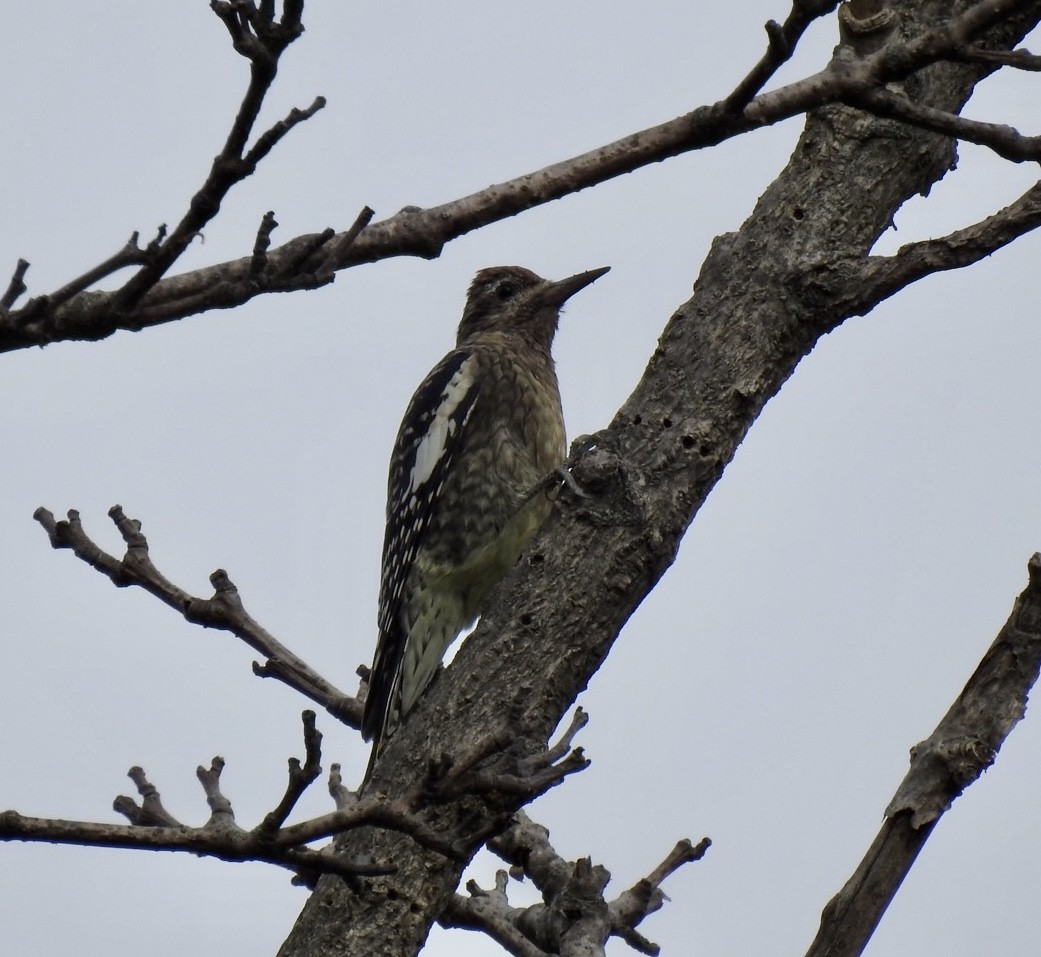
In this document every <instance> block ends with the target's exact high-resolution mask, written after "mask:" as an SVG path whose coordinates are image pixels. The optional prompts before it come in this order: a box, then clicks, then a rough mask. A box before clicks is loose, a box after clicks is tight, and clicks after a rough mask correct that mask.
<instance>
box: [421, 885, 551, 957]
mask: <svg viewBox="0 0 1041 957" xmlns="http://www.w3.org/2000/svg"><path fill="white" fill-rule="evenodd" d="M508 880H509V878H508V877H507V875H506V872H505V871H498V872H497V873H496V875H495V888H494V890H484V889H482V888H481V887H479V886H478V885H477V882H476V881H469V882H468V883H467V885H466V889H467V891H469V894H470V896H469V897H463V896H462V895H461V894H453V895H452V896H451V897H449V899H448V901H447V902H446V903H445V908H444V910H443V911H442V912H441V916H440V917H439V918H438V921H437V922H438V923H439V924H440V925H441V926H442V927H445V928H451V927H457V928H460V929H462V930H479V931H481V932H482V933H485V934H487V935H488V936H489V937H491V938H492V940H494V941H495V942H496V943H498V944H499V945H500V946H501V947H503V949H505V950H506V951H507V952H508V953H510V954H513V957H548V955H547V952H546V951H545V950H543V949H542V948H541V947H538V946H537V945H536V944H535V943H534V942H533V941H531V940H529V939H528V937H526V936H525V935H524V933H523V932H522V931H521V930H520V929H519V928H518V926H517V923H518V922H519V921H520V918H521V915H522V913H523V911H522V910H521V909H518V908H516V907H511V906H510V902H509V900H508V899H507V897H506V884H507V882H508Z"/></svg>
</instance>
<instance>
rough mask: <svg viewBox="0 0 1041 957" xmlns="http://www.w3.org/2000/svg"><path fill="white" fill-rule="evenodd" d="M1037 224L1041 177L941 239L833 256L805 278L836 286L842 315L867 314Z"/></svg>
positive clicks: (1040, 210)
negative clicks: (849, 257) (852, 257)
mask: <svg viewBox="0 0 1041 957" xmlns="http://www.w3.org/2000/svg"><path fill="white" fill-rule="evenodd" d="M1038 226H1041V183H1036V184H1035V185H1033V186H1031V187H1030V189H1028V190H1027V191H1026V192H1025V193H1024V194H1023V195H1022V196H1020V197H1019V199H1017V200H1016V201H1015V202H1014V203H1012V204H1011V205H1009V206H1006V207H1005V208H1004V209H1002V210H1000V211H999V212H997V213H995V214H994V215H993V216H988V217H987V218H986V219H984V220H981V221H980V222H978V223H974V224H973V225H971V226H966V227H965V228H963V229H958V230H955V231H954V232H952V233H948V234H947V235H946V236H941V237H939V238H937V239H926V240H922V241H920V242H915V243H908V244H907V245H904V246H901V247H900V249H898V250H897V251H896V252H895V253H894V254H893V255H891V256H867V257H864V258H862V259H860V260H858V261H855V262H846V263H835V262H832V263H830V264H828V265H827V266H826V267H822V268H820V269H815V270H813V271H811V272H810V273H809V274H807V276H806V280H805V281H806V283H807V285H814V286H816V287H817V288H818V289H822V288H829V289H832V290H833V291H834V293H835V294H836V295H835V304H836V309H837V310H838V311H839V314H840V315H841V316H842V317H843V318H846V317H849V316H859V315H865V314H866V313H868V312H870V311H871V310H872V309H874V308H875V306H877V305H878V304H879V303H881V302H883V301H885V300H886V299H888V298H889V297H890V296H893V295H895V294H896V293H898V292H899V291H900V290H901V289H904V288H905V287H906V286H909V285H911V283H913V282H917V281H918V280H919V279H924V278H925V277H926V276H931V275H933V274H934V273H937V272H944V271H947V270H951V269H961V268H963V267H965V266H971V265H972V264H973V263H976V262H979V261H980V260H981V259H985V258H986V257H987V256H989V255H991V254H992V253H994V252H996V251H997V250H999V249H1001V248H1002V247H1004V246H1007V245H1008V244H1009V243H1011V242H1013V241H1014V240H1015V239H1018V238H1019V237H1020V236H1023V235H1024V234H1026V233H1028V232H1031V231H1033V230H1034V229H1037V228H1038ZM840 275H841V277H842V278H841V279H840V278H839V276H840Z"/></svg>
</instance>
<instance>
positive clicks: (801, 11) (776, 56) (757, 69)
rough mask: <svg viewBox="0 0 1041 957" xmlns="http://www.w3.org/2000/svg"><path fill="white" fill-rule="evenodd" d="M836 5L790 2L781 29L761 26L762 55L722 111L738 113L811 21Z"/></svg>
mask: <svg viewBox="0 0 1041 957" xmlns="http://www.w3.org/2000/svg"><path fill="white" fill-rule="evenodd" d="M837 6H838V2H837V0H823V2H819V0H818V2H810V0H794V2H793V3H792V8H791V10H790V11H789V12H788V17H787V18H786V19H785V21H784V25H783V26H782V25H781V24H779V23H778V22H777V21H776V20H769V21H767V23H766V26H765V29H766V36H767V41H768V42H767V47H766V52H765V53H764V54H763V56H762V59H760V61H759V62H758V63H757V64H756V65H755V66H754V67H753V68H752V71H751V72H750V73H749V74H748V75H747V76H746V77H745V78H744V79H743V80H742V81H741V82H740V83H739V84H738V85H737V86H736V87H734V90H733V92H732V93H731V94H730V95H729V96H728V97H727V98H726V99H725V100H724V101H723V104H724V108H725V109H727V110H728V111H730V112H732V113H739V112H740V111H741V110H743V109H744V108H745V107H746V106H747V105H748V104H749V103H750V102H751V101H752V99H753V97H754V96H755V95H756V94H757V93H758V92H759V91H760V90H761V89H762V88H763V87H764V86H766V84H767V83H768V82H769V81H770V77H772V76H773V75H774V74H775V73H776V72H777V71H778V70H779V69H780V68H781V67H782V66H783V65H784V64H785V63H787V62H788V60H790V59H791V57H792V54H793V53H795V47H796V46H797V45H798V43H799V40H800V39H802V35H803V33H805V32H806V28H807V27H808V26H809V25H810V24H811V23H813V21H814V20H817V19H819V18H820V17H823V16H826V15H827V14H829V13H831V12H832V11H833V10H834V9H835V8H836V7H837Z"/></svg>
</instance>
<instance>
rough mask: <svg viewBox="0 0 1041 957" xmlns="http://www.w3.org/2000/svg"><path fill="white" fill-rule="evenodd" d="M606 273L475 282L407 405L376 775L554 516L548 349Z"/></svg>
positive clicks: (556, 452) (379, 648) (374, 712)
mask: <svg viewBox="0 0 1041 957" xmlns="http://www.w3.org/2000/svg"><path fill="white" fill-rule="evenodd" d="M608 268H609V267H604V268H602V269H593V270H590V271H589V272H582V273H578V274H577V275H575V276H571V277H569V278H567V279H562V280H559V281H558V282H551V281H549V280H547V279H542V278H541V277H539V276H537V275H535V273H533V272H531V270H529V269H523V268H521V267H519V266H498V267H493V268H490V269H482V270H481V271H480V272H478V273H477V276H476V277H475V278H474V280H473V283H472V284H471V285H470V290H469V293H468V295H467V300H466V306H465V308H464V309H463V318H462V320H461V321H460V323H459V329H458V332H457V334H456V347H455V348H454V349H453V350H452V351H451V352H449V353H448V355H446V356H445V357H444V358H443V359H442V360H441V361H440V362H439V363H438V364H437V365H436V366H434V368H433V369H432V370H431V372H430V374H429V375H428V376H427V377H426V378H425V379H424V380H423V382H422V383H421V384H420V386H419V388H418V389H417V390H416V392H415V395H413V396H412V401H411V402H410V403H409V405H408V409H407V410H406V412H405V417H404V419H403V420H402V423H401V427H400V429H399V431H398V436H397V440H396V441H395V443H394V451H393V453H392V455H391V461H390V477H389V480H388V483H387V526H386V532H385V535H384V540H383V567H382V574H381V577H380V594H379V612H378V625H379V640H378V642H377V645H376V654H375V657H374V659H373V662H372V670H371V672H370V677H369V688H368V696H367V698H366V701H365V715H364V719H363V721H362V735H363V736H364V738H365V740H372V741H373V747H372V757H371V759H370V762H369V768H370V770H371V768H372V765H373V764H374V763H375V761H376V759H377V758H378V756H379V754H380V752H381V750H382V747H383V744H384V743H385V742H386V740H387V738H388V737H389V736H390V735H391V734H392V733H393V732H394V730H395V729H396V728H397V727H398V725H399V724H400V723H401V722H402V721H403V720H404V718H405V716H406V715H407V714H408V713H409V712H410V711H411V710H412V708H413V707H414V706H415V704H416V701H417V700H418V699H419V696H420V695H421V694H422V693H423V691H424V690H425V688H426V687H427V685H428V684H429V683H430V681H431V679H432V678H433V677H434V674H435V672H436V671H437V668H438V665H439V664H440V663H441V659H442V657H443V656H444V653H445V651H446V650H447V648H448V646H449V645H450V644H451V643H452V641H453V640H454V639H455V638H456V636H457V635H459V633H460V632H462V631H463V630H464V629H466V628H468V627H469V626H470V625H472V624H473V622H474V621H475V619H476V618H477V616H478V615H479V614H480V613H481V606H482V604H483V602H484V600H485V598H486V597H487V596H488V593H489V592H490V591H491V590H492V588H493V587H494V586H495V585H496V583H497V582H498V581H499V580H500V579H501V578H502V577H503V576H504V575H505V574H506V572H507V571H508V570H509V569H510V568H511V567H512V566H513V565H514V564H515V563H516V561H517V559H518V558H519V557H520V553H521V551H522V550H523V549H524V546H525V545H526V544H527V543H528V541H529V540H530V539H531V537H532V536H533V535H534V534H535V532H536V531H537V530H538V528H539V526H540V525H541V524H542V522H543V521H544V520H545V518H546V516H547V515H548V514H549V510H550V507H551V499H550V492H551V489H552V487H553V483H552V482H547V481H546V480H547V478H549V477H550V476H551V475H552V473H553V472H554V471H555V470H556V469H558V468H560V466H561V465H562V464H563V461H564V454H565V448H564V420H563V415H562V412H561V407H560V392H559V390H558V387H557V375H556V370H555V369H554V366H553V358H552V356H551V354H550V347H551V345H552V343H553V336H554V334H555V333H556V331H557V323H558V321H559V319H560V310H561V307H562V306H563V305H564V303H565V302H566V301H567V300H568V299H569V298H570V297H571V296H573V295H574V294H575V293H576V292H578V291H579V290H580V289H583V288H585V287H586V286H588V285H589V284H590V283H591V282H593V281H595V280H596V279H599V278H600V276H602V275H603V274H604V273H605V272H607V270H608ZM366 777H368V774H366Z"/></svg>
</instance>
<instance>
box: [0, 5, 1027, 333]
mask: <svg viewBox="0 0 1041 957" xmlns="http://www.w3.org/2000/svg"><path fill="white" fill-rule="evenodd" d="M1026 5H1027V4H1025V3H1024V0H990V2H985V3H976V4H974V5H972V6H970V7H968V8H967V9H966V10H965V11H964V12H962V13H961V14H958V15H952V16H950V17H948V18H946V19H945V20H944V21H943V22H942V23H940V24H938V25H935V26H933V27H931V28H930V29H926V30H923V31H922V32H921V33H919V34H918V35H917V36H914V37H911V38H910V39H907V40H904V41H896V40H894V41H893V42H890V43H888V44H886V45H885V46H883V47H882V48H881V49H879V50H877V51H875V52H872V53H870V54H868V55H863V56H854V57H851V56H849V55H848V52H849V51H846V53H843V52H842V51H841V50H840V55H839V56H838V57H836V58H835V59H834V60H833V61H832V62H831V63H830V64H829V65H828V66H827V67H826V68H825V69H824V70H822V71H821V72H819V73H817V74H815V75H813V76H810V77H807V78H805V79H802V80H799V81H796V82H794V83H791V84H788V85H787V86H784V87H782V88H780V89H778V90H774V91H771V92H768V93H763V94H760V95H758V96H755V97H754V98H753V99H751V100H750V101H748V103H747V105H746V106H744V108H743V109H742V110H739V109H738V106H740V105H742V104H743V101H744V100H745V99H746V98H747V96H748V93H749V92H751V91H753V90H754V89H757V88H758V86H757V84H761V83H764V82H766V80H767V79H768V78H769V76H770V75H772V72H773V70H775V69H776V66H777V65H779V63H780V62H781V61H780V59H779V58H780V57H781V56H782V55H783V53H784V45H785V44H786V43H788V44H790V43H794V42H795V41H796V40H797V39H798V37H799V35H800V34H801V32H802V30H803V29H805V25H806V23H807V22H808V18H809V19H812V18H813V17H814V16H818V15H820V14H821V13H823V12H827V9H828V8H829V6H830V4H828V3H825V2H821V3H811V2H809V0H806V2H805V3H796V4H795V5H794V6H793V9H792V12H791V13H790V14H789V17H788V20H787V21H786V23H785V26H784V27H783V28H781V29H780V33H778V32H777V31H776V30H774V31H773V34H772V36H773V39H772V40H771V48H770V49H769V50H768V52H767V54H766V55H765V56H764V58H763V59H762V60H761V61H760V63H759V64H757V66H756V67H755V68H754V69H753V71H752V72H751V73H750V74H749V75H748V76H747V77H746V78H745V79H744V80H743V81H742V82H741V83H740V84H739V85H738V86H737V87H736V88H735V90H734V91H733V92H732V93H731V94H730V95H729V96H728V97H726V98H724V99H723V100H721V101H719V102H717V103H715V104H712V105H707V106H701V107H698V108H696V109H695V110H693V111H692V112H690V113H687V114H685V115H683V116H679V117H677V118H676V119H674V120H670V121H668V122H666V123H662V124H660V125H658V126H653V127H650V128H648V129H645V130H642V131H641V132H638V133H634V134H632V135H630V136H627V137H624V138H623V139H620V140H617V141H615V142H613V143H608V144H605V145H604V146H601V147H598V148H596V149H594V150H591V151H589V152H587V153H583V154H581V155H579V156H575V157H573V158H571V159H569V160H565V161H563V162H560V163H555V164H552V165H550V166H547V167H545V168H544V169H541V170H538V171H536V172H533V173H528V174H526V175H524V176H520V177H517V178H516V179H513V180H509V181H507V182H505V183H500V184H498V185H495V186H491V187H488V188H487V189H484V190H481V191H480V192H477V193H473V194H471V195H469V196H465V197H462V198H460V199H456V200H453V201H451V202H448V203H444V204H442V205H440V206H436V207H432V208H430V209H419V208H418V207H405V208H404V209H403V210H401V211H400V212H399V213H397V214H395V215H393V216H391V217H389V218H388V219H385V220H382V221H381V222H378V223H375V224H373V225H370V226H368V227H367V228H365V229H364V231H362V232H361V234H360V235H358V234H357V233H354V235H352V233H351V230H348V231H347V232H345V233H343V234H334V233H331V232H329V231H326V232H323V233H319V234H313V235H305V236H298V237H296V238H295V239H292V240H290V241H289V242H287V243H286V244H284V245H283V246H281V247H279V248H278V249H276V250H274V251H272V252H269V253H267V256H266V259H267V262H268V264H269V267H270V271H269V272H268V273H267V274H266V276H265V278H264V281H262V282H257V277H256V273H255V268H256V267H255V258H254V257H253V256H247V257H244V258H242V259H237V260H232V261H229V262H226V263H221V264H220V265H216V266H209V267H205V268H203V269H198V270H195V271H193V272H190V273H184V274H182V275H180V276H173V277H170V278H167V279H164V280H161V281H157V280H158V279H159V276H161V275H162V274H163V273H164V272H165V271H166V270H167V269H169V267H170V265H171V264H172V262H173V260H174V259H176V258H177V256H179V255H180V252H181V251H183V248H184V246H186V245H187V243H188V242H190V241H191V239H192V237H194V236H195V235H196V234H197V232H198V230H199V229H201V228H202V226H203V225H204V224H205V222H207V221H208V220H209V218H211V217H212V215H213V214H215V213H216V205H215V200H218V198H219V196H221V195H223V194H224V193H226V192H227V190H228V189H230V187H231V185H233V184H234V183H235V182H237V181H238V180H239V179H241V178H243V177H244V176H245V175H249V173H250V172H252V168H251V166H250V163H248V162H244V161H243V159H242V158H241V157H240V156H231V157H230V158H228V157H225V159H224V160H222V159H221V157H218V159H217V160H215V161H214V166H213V168H212V169H211V173H210V177H209V178H208V179H207V183H206V184H204V186H203V187H202V188H201V189H200V190H199V192H198V193H197V194H196V196H195V198H194V199H193V200H192V209H191V211H190V212H189V213H188V214H187V215H186V217H185V219H183V220H182V222H181V224H179V225H178V226H177V228H176V229H175V230H174V233H173V234H171V236H170V237H169V238H168V239H167V240H166V241H165V242H164V244H163V246H162V249H161V250H160V251H159V252H158V253H157V255H156V257H155V261H154V263H151V264H149V265H147V266H145V267H143V268H142V270H141V271H140V272H139V273H138V274H137V275H135V277H134V278H133V279H131V281H130V282H129V283H128V284H127V285H126V286H124V288H123V289H122V290H118V291H116V292H113V293H107V292H83V293H80V294H78V295H77V296H74V297H73V298H72V299H71V300H70V301H68V302H66V303H64V304H62V305H61V306H60V307H59V308H56V309H40V308H39V307H34V302H35V300H33V301H30V303H29V304H28V305H27V306H25V307H23V309H21V310H14V311H10V312H9V313H7V314H6V315H4V314H3V313H0V352H3V351H10V350H13V349H21V348H26V347H28V346H38V345H45V344H47V343H49V342H55V341H59V340H96V339H101V338H104V337H106V336H109V335H111V334H112V333H114V332H116V331H117V330H120V329H127V330H135V331H136V330H140V329H143V328H146V327H149V326H153V325H158V324H161V323H164V322H170V321H173V320H177V319H182V318H184V317H186V316H189V315H193V314H196V313H199V312H204V311H207V310H210V309H226V308H231V307H233V306H238V305H241V304H243V303H245V302H248V301H249V300H250V299H252V298H253V297H254V296H257V295H261V294H264V293H270V292H285V291H289V290H296V289H314V288H318V287H319V286H322V285H325V284H326V283H328V282H331V281H332V279H333V276H334V274H335V272H336V271H338V270H340V269H346V268H349V267H351V266H356V265H359V264H362V263H368V262H375V261H378V260H381V259H387V258H390V257H395V256H420V257H423V258H429V259H433V258H436V257H437V256H439V255H440V253H441V250H442V249H443V248H444V246H445V245H446V244H447V243H448V242H450V241H452V240H453V239H457V238H459V237H460V236H463V235H465V234H467V233H469V232H472V231H473V230H475V229H479V228H481V227H483V226H486V225H488V224H490V223H493V222H498V221H500V220H503V219H506V218H508V217H510V216H514V215H517V214H518V213H520V212H523V211H525V210H528V209H532V208H534V207H536V206H539V205H542V204H544V203H548V202H551V201H553V200H555V199H559V198H561V197H563V196H566V195H569V194H571V193H575V192H578V191H579V190H582V189H586V188H588V187H590V186H594V185H597V184H599V183H602V182H605V181H607V180H609V179H612V178H614V177H616V176H620V175H622V174H624V173H629V172H632V171H633V170H636V169H640V168H642V167H644V166H647V165H649V164H651V163H657V162H661V161H663V160H665V159H669V158H671V157H673V156H678V155H680V154H683V153H686V152H689V151H691V150H696V149H702V148H705V147H709V146H715V145H717V144H718V143H720V142H723V141H724V140H727V139H731V138H733V137H735V136H738V135H741V134H743V133H747V132H749V131H751V130H755V129H761V128H763V127H766V126H771V125H773V124H775V123H778V122H781V121H782V120H785V119H789V118H791V117H793V116H797V115H799V114H801V113H805V112H807V111H810V110H814V109H819V108H821V107H823V106H826V105H828V104H834V103H841V102H847V101H852V100H855V99H857V98H858V97H864V96H866V95H867V94H868V93H869V92H870V91H873V90H877V89H879V88H880V87H882V86H883V85H884V84H886V83H892V82H895V81H899V80H903V79H905V78H907V77H908V76H910V75H912V74H914V73H916V72H918V71H920V70H922V69H923V68H924V67H927V66H929V65H930V64H932V63H935V62H938V61H940V60H944V59H951V58H957V57H959V56H961V57H964V56H966V55H967V54H966V51H967V49H968V46H967V45H968V43H969V42H970V41H971V40H973V39H974V38H975V37H977V36H978V35H980V34H981V33H982V32H984V31H985V30H987V29H988V28H990V27H992V26H993V24H995V23H997V22H1000V21H1001V20H1002V19H1003V18H1008V17H1009V16H1010V15H1011V13H1012V12H1013V11H1015V10H1018V9H1019V8H1021V7H1024V6H1026ZM215 6H216V7H227V6H228V5H227V4H216V5H215ZM232 6H236V7H237V6H238V5H232ZM247 6H251V5H250V4H247ZM844 9H846V8H844ZM222 19H224V17H223V16H222ZM232 19H235V23H236V24H238V20H237V19H236V18H232ZM847 19H848V17H847ZM247 20H249V18H248V17H247ZM226 22H227V21H226ZM249 22H252V21H249ZM229 29H231V28H230V27H229ZM235 29H236V30H240V29H243V28H242V27H240V26H238V25H237V26H236V27H235ZM235 35H236V34H235V33H234V32H233V36H235ZM782 40H783V42H782ZM242 42H245V41H242ZM246 46H247V47H249V46H250V43H246ZM240 52H241V51H240ZM272 78H273V77H272ZM256 82H259V81H257V80H256V79H254V83H256ZM265 82H270V80H266V81H265ZM251 88H252V86H251ZM318 107H319V104H318V102H317V101H316V103H315V104H313V105H312V107H311V108H310V109H311V111H313V110H314V109H317V108H318ZM244 108H245V107H244ZM246 112H247V113H249V112H250V110H246ZM305 112H307V111H305ZM241 116H242V111H241V110H240V117H241ZM291 119H292V116H291V117H290V118H289V119H287V120H286V121H283V123H284V124H289V125H290V126H291V125H292V123H291V122H290V120H291ZM287 128H288V127H287ZM279 129H281V127H279ZM269 132H270V133H271V135H272V136H276V137H277V135H279V134H276V132H275V131H274V129H273V130H272V131H269ZM240 141H242V142H244V140H243V138H242V136H240V135H234V136H229V140H228V144H226V145H225V150H229V149H230V148H231V147H232V146H236V145H238V144H239V143H240ZM222 156H224V154H223V153H222ZM217 205H219V202H218V203H217ZM330 242H331V243H332V245H331V248H330V251H326V252H325V253H324V254H322V255H321V258H320V259H319V258H318V255H317V252H316V249H321V248H322V247H323V246H325V245H326V244H327V243H330ZM175 251H176V255H174V252H175ZM168 259H169V261H167V260H168Z"/></svg>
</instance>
